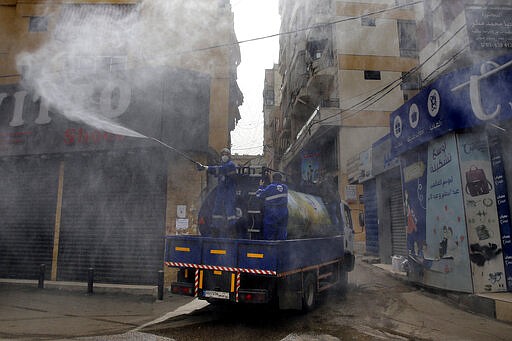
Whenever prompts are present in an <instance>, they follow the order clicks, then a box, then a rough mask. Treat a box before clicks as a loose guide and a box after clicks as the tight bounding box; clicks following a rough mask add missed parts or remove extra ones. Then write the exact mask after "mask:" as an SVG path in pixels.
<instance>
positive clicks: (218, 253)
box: [210, 250, 226, 255]
mask: <svg viewBox="0 0 512 341" xmlns="http://www.w3.org/2000/svg"><path fill="white" fill-rule="evenodd" d="M210 253H211V254H212V255H225V254H226V250H210Z"/></svg>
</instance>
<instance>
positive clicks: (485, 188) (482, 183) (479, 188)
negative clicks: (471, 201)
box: [466, 166, 492, 197]
mask: <svg viewBox="0 0 512 341" xmlns="http://www.w3.org/2000/svg"><path fill="white" fill-rule="evenodd" d="M491 190H492V185H491V183H490V182H489V180H487V178H486V176H485V172H484V170H483V169H481V168H478V167H475V166H472V167H470V168H469V170H468V171H467V172H466V192H467V193H468V194H469V195H471V196H472V197H476V196H479V195H484V194H488V193H489V192H490V191H491Z"/></svg>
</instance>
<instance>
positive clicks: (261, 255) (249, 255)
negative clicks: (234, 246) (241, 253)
mask: <svg viewBox="0 0 512 341" xmlns="http://www.w3.org/2000/svg"><path fill="white" fill-rule="evenodd" d="M247 258H264V255H263V253H248V254H247Z"/></svg>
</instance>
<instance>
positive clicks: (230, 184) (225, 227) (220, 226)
mask: <svg viewBox="0 0 512 341" xmlns="http://www.w3.org/2000/svg"><path fill="white" fill-rule="evenodd" d="M220 155H221V164H220V165H219V166H203V165H201V164H199V165H198V167H197V169H198V170H205V169H206V171H207V172H208V173H210V174H213V175H214V176H215V177H217V179H218V184H217V188H216V192H215V203H214V205H213V210H212V223H211V229H212V231H211V235H212V236H213V237H232V236H233V234H234V233H235V225H236V221H237V217H236V209H235V200H236V181H235V174H236V165H235V163H234V162H233V161H231V151H230V150H229V149H228V148H224V149H222V151H221V153H220Z"/></svg>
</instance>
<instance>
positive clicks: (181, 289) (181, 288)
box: [171, 283, 194, 296]
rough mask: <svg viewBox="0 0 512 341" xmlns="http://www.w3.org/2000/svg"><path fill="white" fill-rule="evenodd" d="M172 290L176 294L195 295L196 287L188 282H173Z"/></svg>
mask: <svg viewBox="0 0 512 341" xmlns="http://www.w3.org/2000/svg"><path fill="white" fill-rule="evenodd" d="M171 292H172V293H173V294H176V295H185V296H194V287H193V286H192V285H188V284H186V283H173V284H171Z"/></svg>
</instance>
